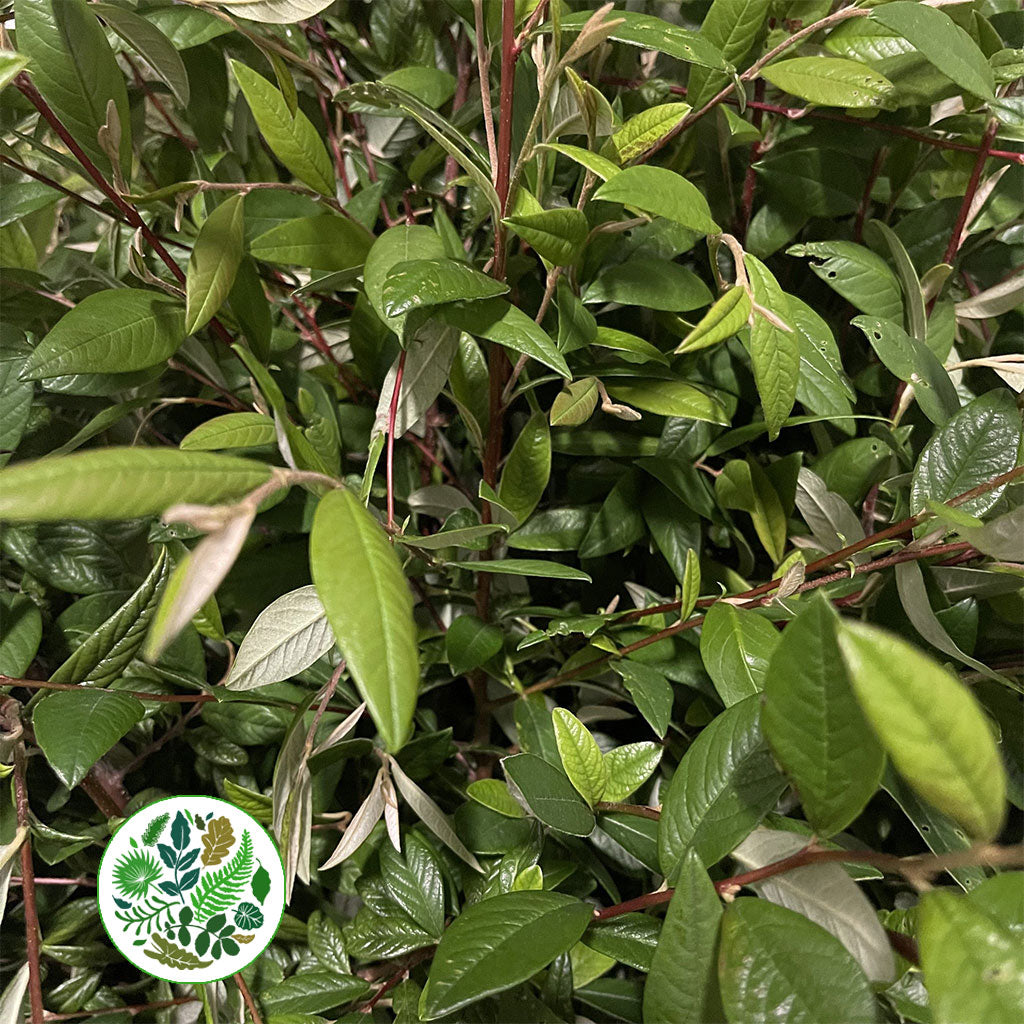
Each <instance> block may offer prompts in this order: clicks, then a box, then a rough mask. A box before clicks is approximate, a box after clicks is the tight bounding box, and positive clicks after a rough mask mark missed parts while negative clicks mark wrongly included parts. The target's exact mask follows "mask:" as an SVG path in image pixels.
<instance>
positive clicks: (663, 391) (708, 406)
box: [608, 378, 729, 426]
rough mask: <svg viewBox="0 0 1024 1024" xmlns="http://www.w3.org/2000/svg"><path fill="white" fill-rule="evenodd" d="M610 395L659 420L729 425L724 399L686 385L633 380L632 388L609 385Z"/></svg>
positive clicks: (706, 389)
mask: <svg viewBox="0 0 1024 1024" xmlns="http://www.w3.org/2000/svg"><path fill="white" fill-rule="evenodd" d="M608 393H609V394H610V395H611V396H612V397H613V398H615V399H617V400H618V401H620V402H623V403H625V404H626V405H630V406H636V408H638V409H643V410H644V412H653V413H655V414H657V415H658V416H675V417H679V418H681V419H687V420H703V421H705V422H706V423H719V424H721V425H722V426H728V425H729V413H728V411H727V410H726V408H725V406H724V404H723V401H722V398H723V397H724V396H721V397H720V395H719V394H718V393H716V392H714V391H712V390H711V389H710V388H702V387H698V386H697V385H696V384H689V383H687V382H686V381H682V380H650V381H645V380H642V379H636V378H634V383H631V384H610V385H609V386H608Z"/></svg>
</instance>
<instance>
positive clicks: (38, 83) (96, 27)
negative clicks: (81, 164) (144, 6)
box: [14, 0, 132, 179]
mask: <svg viewBox="0 0 1024 1024" xmlns="http://www.w3.org/2000/svg"><path fill="white" fill-rule="evenodd" d="M14 16H15V21H16V23H17V26H18V51H19V52H20V53H22V54H23V55H24V56H25V57H27V58H28V59H29V61H30V62H31V67H32V81H33V84H34V85H35V87H36V88H37V89H38V90H39V92H40V93H41V94H42V96H43V99H44V100H46V102H47V103H48V104H49V105H50V106H51V107H52V108H53V110H54V113H56V115H57V116H58V117H59V118H60V119H61V121H62V122H63V123H64V125H65V127H66V128H67V129H68V131H69V132H70V133H71V135H72V136H73V137H74V139H75V141H76V142H77V143H78V145H79V146H80V147H81V148H82V151H83V152H84V153H85V155H86V156H88V157H89V158H90V159H91V160H92V162H93V163H94V164H96V165H97V167H99V168H100V169H101V170H103V171H106V172H109V171H110V170H111V166H110V159H109V157H108V156H107V154H106V152H105V151H104V149H103V147H102V146H100V144H99V142H98V141H97V138H96V134H97V132H98V131H99V130H100V128H102V127H103V126H104V125H105V124H106V123H107V103H108V102H110V101H111V100H112V101H113V103H114V105H115V107H116V108H117V115H118V118H119V119H120V121H121V140H120V146H119V148H118V153H119V156H120V161H119V162H120V167H119V171H120V173H121V174H122V175H123V176H124V177H125V179H127V178H129V177H130V175H131V166H132V142H131V124H132V119H131V112H130V110H129V108H128V91H127V89H126V88H125V84H124V76H123V75H122V74H121V69H120V68H119V67H118V66H117V60H116V59H115V57H114V52H113V50H111V49H110V44H109V43H108V42H107V37H106V34H105V33H104V31H103V29H102V28H101V27H100V23H99V22H98V21H97V20H96V16H95V14H93V12H92V11H91V10H90V5H87V4H85V3H83V2H82V0H18V2H17V4H15V7H14Z"/></svg>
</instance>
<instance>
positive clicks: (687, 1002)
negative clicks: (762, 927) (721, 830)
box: [644, 850, 722, 1024]
mask: <svg viewBox="0 0 1024 1024" xmlns="http://www.w3.org/2000/svg"><path fill="white" fill-rule="evenodd" d="M675 890H676V891H675V892H674V893H673V895H672V900H671V902H670V903H669V905H668V912H667V913H666V914H665V923H664V925H662V929H661V935H660V936H659V938H658V947H657V949H656V950H655V951H654V959H653V960H652V961H651V970H650V974H649V975H648V976H647V984H646V985H645V986H644V1021H645V1022H647V1024H704V1022H705V1021H709V1020H716V1019H718V1012H720V1007H721V1000H720V997H719V995H718V978H717V971H716V965H717V946H718V928H719V924H720V922H721V920H722V903H721V901H720V900H719V898H718V894H717V893H716V892H715V887H714V886H713V885H712V884H711V879H710V878H708V873H707V871H706V870H705V869H704V865H703V864H702V863H701V861H700V857H698V856H697V854H696V852H695V851H694V850H688V851H687V853H686V855H685V856H684V857H683V861H682V864H681V865H680V868H679V874H678V877H677V878H676V886H675ZM716 1011H717V1012H716Z"/></svg>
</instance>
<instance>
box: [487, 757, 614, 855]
mask: <svg viewBox="0 0 1024 1024" xmlns="http://www.w3.org/2000/svg"><path fill="white" fill-rule="evenodd" d="M501 766H502V768H503V769H504V771H505V774H506V775H507V776H508V778H509V781H510V782H511V783H512V784H513V785H514V786H515V787H516V788H517V789H518V790H519V792H520V793H522V794H523V799H524V800H525V801H526V805H527V807H529V808H530V810H531V811H532V812H533V814H534V815H535V816H536V817H537V818H538V819H539V820H540V821H541V822H543V824H545V825H547V826H548V827H550V828H553V829H555V830H556V831H558V832H566V833H568V834H569V835H572V836H588V835H590V833H591V832H593V830H594V815H593V814H592V813H591V811H590V808H589V807H588V806H587V804H586V801H585V800H584V799H583V798H582V797H581V796H580V795H579V793H577V791H576V789H575V788H574V787H573V785H572V783H571V782H570V781H569V780H568V778H566V776H565V774H564V773H563V772H562V771H560V770H559V769H558V768H556V767H554V765H551V764H549V763H548V762H547V761H545V760H544V759H543V758H541V757H537V756H536V755H535V754H513V755H512V756H511V757H505V758H502V761H501Z"/></svg>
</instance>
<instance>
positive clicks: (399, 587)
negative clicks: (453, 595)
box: [309, 490, 420, 751]
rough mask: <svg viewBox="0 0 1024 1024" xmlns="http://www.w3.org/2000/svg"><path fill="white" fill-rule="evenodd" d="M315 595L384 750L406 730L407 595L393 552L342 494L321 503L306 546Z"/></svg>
mask: <svg viewBox="0 0 1024 1024" xmlns="http://www.w3.org/2000/svg"><path fill="white" fill-rule="evenodd" d="M309 558H310V568H311V571H312V574H313V582H314V584H315V585H316V590H317V594H318V595H319V597H320V600H321V601H322V602H323V606H324V610H325V611H326V612H327V619H328V621H329V622H330V624H331V629H333V631H334V635H335V638H336V639H337V641H338V647H339V648H340V650H341V653H342V656H343V657H344V658H345V662H346V664H347V666H348V671H349V673H350V674H351V676H352V678H353V680H354V681H355V684H356V686H357V688H358V689H359V693H360V695H361V696H362V698H363V700H365V701H366V706H367V708H368V709H369V711H370V715H371V716H372V717H373V720H374V723H375V724H376V726H377V729H378V730H379V731H380V734H381V737H382V739H383V740H384V743H385V744H386V746H387V747H388V749H389V750H392V751H394V750H398V749H400V748H401V746H402V744H403V743H404V742H405V740H406V738H407V736H408V734H409V731H410V729H411V727H412V716H413V712H414V711H415V708H416V696H417V692H418V690H419V679H420V670H419V658H418V655H417V650H416V624H415V622H414V621H413V617H412V604H413V602H412V595H411V593H410V591H409V585H408V583H407V582H406V579H405V574H404V573H403V572H402V568H401V564H400V563H399V561H398V558H397V556H396V555H395V550H394V548H393V547H392V546H391V544H389V543H388V539H387V535H386V534H385V533H384V531H383V529H382V528H381V527H380V525H379V524H378V523H376V522H375V521H374V519H373V517H372V516H371V515H370V514H369V513H368V512H367V511H366V509H365V508H363V506H362V505H361V504H360V502H359V499H358V498H356V497H355V495H353V494H351V493H350V492H349V491H347V490H335V491H331V492H330V493H329V494H326V495H325V496H324V497H323V498H321V499H320V504H319V506H318V507H317V511H316V517H315V518H314V520H313V531H312V533H311V535H310V540H309Z"/></svg>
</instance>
